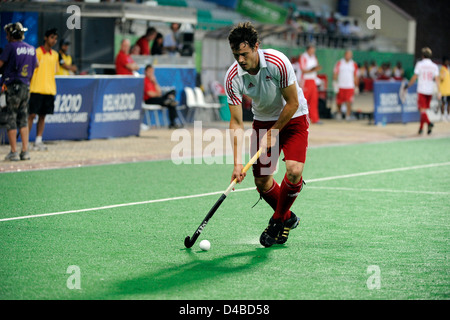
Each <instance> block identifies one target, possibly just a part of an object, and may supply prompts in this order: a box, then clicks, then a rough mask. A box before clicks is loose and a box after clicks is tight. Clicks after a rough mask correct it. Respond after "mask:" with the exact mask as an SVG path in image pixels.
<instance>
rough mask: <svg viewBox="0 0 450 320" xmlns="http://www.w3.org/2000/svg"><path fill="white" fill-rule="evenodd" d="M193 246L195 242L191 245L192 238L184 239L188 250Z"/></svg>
mask: <svg viewBox="0 0 450 320" xmlns="http://www.w3.org/2000/svg"><path fill="white" fill-rule="evenodd" d="M193 245H194V242H192V243H191V237H189V236H187V237H186V238H185V239H184V246H185V247H186V248H191V247H192V246H193Z"/></svg>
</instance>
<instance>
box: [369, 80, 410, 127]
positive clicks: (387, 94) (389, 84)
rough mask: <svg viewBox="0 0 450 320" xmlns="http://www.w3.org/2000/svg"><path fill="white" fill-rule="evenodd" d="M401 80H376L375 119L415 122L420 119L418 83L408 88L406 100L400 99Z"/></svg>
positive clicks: (374, 94) (392, 121) (374, 90)
mask: <svg viewBox="0 0 450 320" xmlns="http://www.w3.org/2000/svg"><path fill="white" fill-rule="evenodd" d="M401 84H402V82H401V81H375V83H374V87H373V98H374V121H375V124H379V123H383V124H386V123H395V122H397V123H398V122H403V123H406V122H414V121H418V120H419V112H418V110H417V94H416V89H417V85H416V84H414V85H413V86H411V87H410V88H409V89H408V92H407V94H406V99H405V102H404V103H402V101H401V100H400V96H399V92H400V86H401Z"/></svg>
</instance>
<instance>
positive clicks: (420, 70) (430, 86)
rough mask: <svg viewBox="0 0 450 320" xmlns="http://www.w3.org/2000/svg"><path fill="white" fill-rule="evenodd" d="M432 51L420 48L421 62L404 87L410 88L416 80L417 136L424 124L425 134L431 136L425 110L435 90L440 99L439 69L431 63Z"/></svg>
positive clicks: (429, 122) (431, 125)
mask: <svg viewBox="0 0 450 320" xmlns="http://www.w3.org/2000/svg"><path fill="white" fill-rule="evenodd" d="M431 56H432V51H431V49H430V48H428V47H425V48H422V60H420V61H419V62H417V63H416V66H415V67H414V75H413V76H412V78H411V79H410V80H409V83H408V84H406V85H405V89H408V87H410V86H412V85H413V84H414V83H415V82H416V80H418V83H417V107H418V108H419V112H420V127H419V134H422V132H423V126H424V124H425V123H426V124H427V126H428V130H427V133H428V134H431V131H432V129H433V127H434V124H433V123H432V122H431V121H430V119H429V118H428V115H427V109H429V108H430V102H431V97H432V95H433V92H434V90H435V88H437V90H438V99H440V92H439V86H438V81H439V80H438V79H439V68H438V66H437V65H436V64H435V63H434V62H433V61H431Z"/></svg>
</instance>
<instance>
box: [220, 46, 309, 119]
mask: <svg viewBox="0 0 450 320" xmlns="http://www.w3.org/2000/svg"><path fill="white" fill-rule="evenodd" d="M258 54H259V71H258V73H257V74H256V75H251V74H249V73H248V72H247V71H245V70H243V69H242V68H241V67H240V66H239V64H238V63H237V62H235V63H233V64H232V65H231V67H230V68H229V69H228V71H227V73H226V74H225V92H226V94H227V98H228V103H229V104H230V105H240V104H242V95H244V94H245V95H246V96H248V97H250V98H251V99H252V112H253V115H254V119H255V120H260V121H276V120H278V118H279V116H280V114H281V111H282V110H283V108H284V106H285V105H286V101H285V100H284V98H283V95H282V94H281V90H280V89H283V88H286V87H288V86H290V85H292V84H295V86H296V88H297V94H298V102H299V106H298V109H297V111H296V112H295V114H294V115H293V116H292V118H296V117H299V116H301V115H304V114H308V105H307V103H306V99H305V96H304V95H303V90H302V89H301V88H300V87H299V85H298V83H297V78H296V75H295V72H294V68H293V67H292V64H291V63H290V61H289V59H288V58H287V57H286V56H285V55H284V54H283V53H281V52H279V51H277V50H273V49H264V50H262V49H259V50H258Z"/></svg>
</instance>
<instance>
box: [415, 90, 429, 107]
mask: <svg viewBox="0 0 450 320" xmlns="http://www.w3.org/2000/svg"><path fill="white" fill-rule="evenodd" d="M430 102H431V95H428V94H421V93H417V107H418V108H419V109H430Z"/></svg>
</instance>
